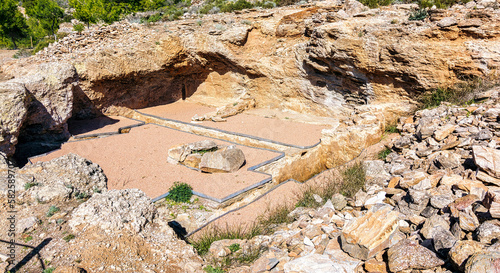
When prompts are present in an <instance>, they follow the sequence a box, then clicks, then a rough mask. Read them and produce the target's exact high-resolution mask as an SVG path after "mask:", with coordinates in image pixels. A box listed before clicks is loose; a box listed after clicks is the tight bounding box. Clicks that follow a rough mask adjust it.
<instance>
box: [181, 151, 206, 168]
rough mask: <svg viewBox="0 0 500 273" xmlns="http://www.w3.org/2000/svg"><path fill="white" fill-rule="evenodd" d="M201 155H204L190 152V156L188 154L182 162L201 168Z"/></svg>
mask: <svg viewBox="0 0 500 273" xmlns="http://www.w3.org/2000/svg"><path fill="white" fill-rule="evenodd" d="M201 157H202V156H201V154H189V155H188V156H186V159H184V161H182V164H184V165H186V166H189V167H192V168H196V169H199V167H200V162H201Z"/></svg>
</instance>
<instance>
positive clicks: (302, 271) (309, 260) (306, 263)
mask: <svg viewBox="0 0 500 273" xmlns="http://www.w3.org/2000/svg"><path fill="white" fill-rule="evenodd" d="M358 264H359V263H356V262H353V261H352V260H347V261H345V260H342V259H331V258H330V257H329V256H328V255H319V254H311V255H307V256H304V257H300V258H298V259H295V260H293V261H290V262H288V263H286V264H285V266H284V271H285V272H299V273H306V272H318V273H329V272H354V270H355V268H356V266H357V265H358Z"/></svg>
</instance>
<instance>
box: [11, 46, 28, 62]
mask: <svg viewBox="0 0 500 273" xmlns="http://www.w3.org/2000/svg"><path fill="white" fill-rule="evenodd" d="M29 56H31V52H30V51H29V50H28V49H26V48H21V49H19V50H18V51H17V52H16V54H14V56H12V58H14V59H21V58H27V57H29Z"/></svg>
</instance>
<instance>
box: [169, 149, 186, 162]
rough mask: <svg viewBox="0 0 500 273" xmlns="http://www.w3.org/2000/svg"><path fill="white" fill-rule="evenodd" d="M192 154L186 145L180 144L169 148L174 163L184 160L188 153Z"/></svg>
mask: <svg viewBox="0 0 500 273" xmlns="http://www.w3.org/2000/svg"><path fill="white" fill-rule="evenodd" d="M190 154H191V149H189V147H187V146H186V145H179V146H176V147H173V148H170V149H169V150H168V157H169V159H170V158H171V159H172V160H173V162H174V163H178V162H183V161H184V160H185V159H186V157H187V156H188V155H190Z"/></svg>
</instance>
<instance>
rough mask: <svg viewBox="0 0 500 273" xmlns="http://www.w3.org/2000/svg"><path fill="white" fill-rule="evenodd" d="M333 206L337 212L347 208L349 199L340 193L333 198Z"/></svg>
mask: <svg viewBox="0 0 500 273" xmlns="http://www.w3.org/2000/svg"><path fill="white" fill-rule="evenodd" d="M331 201H332V205H333V207H334V208H335V210H339V211H340V210H342V209H343V208H345V206H347V199H346V198H345V196H344V195H342V194H340V193H336V194H334V195H333V196H332V199H331Z"/></svg>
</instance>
